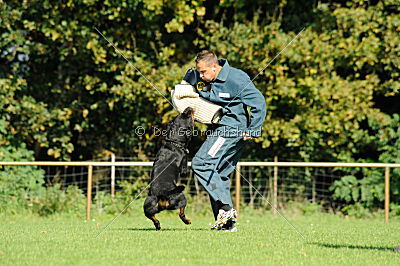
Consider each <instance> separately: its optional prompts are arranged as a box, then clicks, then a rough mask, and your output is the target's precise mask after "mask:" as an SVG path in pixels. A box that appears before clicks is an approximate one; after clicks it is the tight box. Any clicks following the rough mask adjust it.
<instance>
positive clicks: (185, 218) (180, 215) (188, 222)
mask: <svg viewBox="0 0 400 266" xmlns="http://www.w3.org/2000/svg"><path fill="white" fill-rule="evenodd" d="M179 218H181V220H182V222H184V223H185V224H191V222H190V219H189V218H187V217H186V216H185V208H180V209H179Z"/></svg>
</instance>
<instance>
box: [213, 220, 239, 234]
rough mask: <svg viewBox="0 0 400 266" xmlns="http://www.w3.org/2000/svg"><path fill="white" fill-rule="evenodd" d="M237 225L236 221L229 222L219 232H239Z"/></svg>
mask: <svg viewBox="0 0 400 266" xmlns="http://www.w3.org/2000/svg"><path fill="white" fill-rule="evenodd" d="M235 223H236V222H235V221H228V222H227V223H226V224H224V225H223V226H222V227H221V228H220V229H218V230H221V231H225V232H237V227H236V226H235Z"/></svg>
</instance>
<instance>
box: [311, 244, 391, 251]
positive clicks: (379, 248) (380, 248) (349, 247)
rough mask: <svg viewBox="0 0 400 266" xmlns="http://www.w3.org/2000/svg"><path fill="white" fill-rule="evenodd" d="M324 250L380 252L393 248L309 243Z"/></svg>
mask: <svg viewBox="0 0 400 266" xmlns="http://www.w3.org/2000/svg"><path fill="white" fill-rule="evenodd" d="M310 244H311V245H316V246H320V247H324V248H336V249H339V248H348V249H364V250H380V251H393V247H383V246H361V245H351V244H350V245H347V244H329V243H310Z"/></svg>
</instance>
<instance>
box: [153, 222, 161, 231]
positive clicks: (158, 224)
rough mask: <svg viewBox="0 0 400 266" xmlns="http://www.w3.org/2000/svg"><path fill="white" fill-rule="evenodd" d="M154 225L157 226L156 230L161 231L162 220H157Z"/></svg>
mask: <svg viewBox="0 0 400 266" xmlns="http://www.w3.org/2000/svg"><path fill="white" fill-rule="evenodd" d="M154 226H155V227H156V230H157V231H160V230H161V225H160V222H158V221H157V222H156V223H154Z"/></svg>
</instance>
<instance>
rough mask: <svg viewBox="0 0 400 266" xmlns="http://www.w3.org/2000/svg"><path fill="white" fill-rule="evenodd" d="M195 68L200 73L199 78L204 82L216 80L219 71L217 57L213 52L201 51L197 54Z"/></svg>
mask: <svg viewBox="0 0 400 266" xmlns="http://www.w3.org/2000/svg"><path fill="white" fill-rule="evenodd" d="M196 67H197V70H198V71H199V73H200V78H201V79H202V80H204V81H205V82H210V81H213V80H214V79H216V78H217V76H218V73H219V71H220V70H221V66H220V65H219V64H218V58H217V56H216V55H215V54H214V53H213V52H210V51H207V50H203V51H201V52H200V53H198V54H197V57H196Z"/></svg>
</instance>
